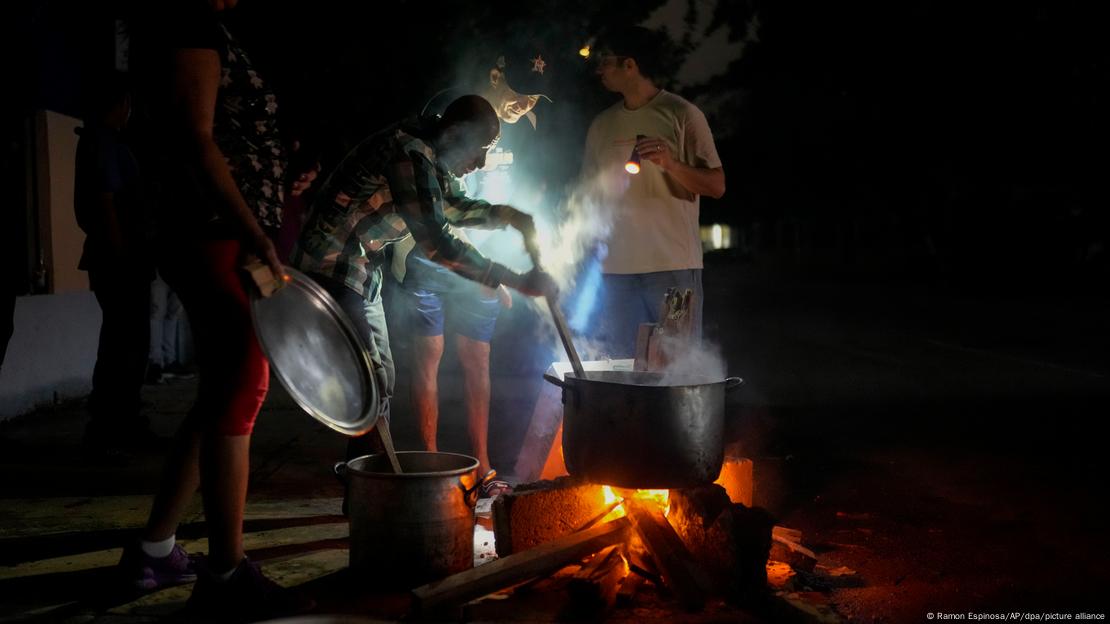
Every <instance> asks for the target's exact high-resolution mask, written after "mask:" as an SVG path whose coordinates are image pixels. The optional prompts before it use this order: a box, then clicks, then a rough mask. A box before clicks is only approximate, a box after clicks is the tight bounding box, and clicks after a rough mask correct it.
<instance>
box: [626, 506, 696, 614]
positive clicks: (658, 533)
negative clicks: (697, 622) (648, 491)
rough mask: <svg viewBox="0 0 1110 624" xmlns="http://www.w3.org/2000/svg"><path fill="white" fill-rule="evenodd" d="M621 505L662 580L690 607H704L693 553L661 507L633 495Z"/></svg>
mask: <svg viewBox="0 0 1110 624" xmlns="http://www.w3.org/2000/svg"><path fill="white" fill-rule="evenodd" d="M624 509H625V511H626V512H628V516H627V517H628V519H629V520H630V521H631V523H632V527H633V529H635V531H636V534H637V535H638V536H639V537H640V539H641V540H642V541H643V542H644V545H645V546H646V547H647V550H648V552H649V553H651V558H652V560H653V561H655V564H656V566H657V567H658V568H659V572H660V573H661V574H662V575H663V583H664V584H666V585H667V587H669V588H670V589H671V590H672V591H673V592H674V593H675V596H677V597H678V601H679V603H680V604H681V605H682V606H683V607H684V608H686V609H689V610H692V611H696V610H699V609H701V608H702V607H704V606H705V594H706V590H705V588H706V587H707V582H706V581H705V580H704V579H702V578H701V574H700V572H699V571H698V568H697V566H696V565H695V564H694V560H693V557H691V555H690V552H689V551H688V550H687V549H686V546H685V545H684V544H683V543H682V539H681V538H680V537H679V536H678V534H677V533H675V532H674V529H673V528H672V527H671V525H670V523H668V522H667V519H666V518H665V517H664V516H663V512H662V510H659V509H653V508H650V507H648V506H646V505H644V504H643V503H640V502H639V501H636V500H632V499H626V500H625V503H624Z"/></svg>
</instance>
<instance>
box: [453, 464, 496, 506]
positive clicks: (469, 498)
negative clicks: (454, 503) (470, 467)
mask: <svg viewBox="0 0 1110 624" xmlns="http://www.w3.org/2000/svg"><path fill="white" fill-rule="evenodd" d="M496 476H497V471H496V470H490V471H489V472H487V473H486V474H485V475H484V476H483V477H482V478H481V479H478V482H477V483H475V484H474V485H472V486H470V487H466V484H464V483H463V481H462V479H459V489H460V490H462V493H463V500H465V501H466V504H467V505H469V506H470V507H474V506H475V505H477V504H478V492H480V491H482V486H483V485H485V484H486V482H487V481H489V480H490V479H493V478H494V477H496Z"/></svg>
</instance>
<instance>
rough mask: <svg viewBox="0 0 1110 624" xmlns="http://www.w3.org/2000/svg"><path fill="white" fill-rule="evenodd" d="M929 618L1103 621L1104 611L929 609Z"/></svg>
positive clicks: (977, 620)
mask: <svg viewBox="0 0 1110 624" xmlns="http://www.w3.org/2000/svg"><path fill="white" fill-rule="evenodd" d="M925 617H926V618H928V619H930V620H969V621H974V622H989V621H1004V622H1057V621H1071V622H1098V621H1105V620H1106V614H1105V613H1084V612H1077V613H1029V612H1023V611H1011V612H1006V613H1002V612H998V613H987V612H975V611H968V612H965V613H947V612H944V611H930V612H929V613H926V614H925Z"/></svg>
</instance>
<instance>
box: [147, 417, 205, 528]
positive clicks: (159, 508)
mask: <svg viewBox="0 0 1110 624" xmlns="http://www.w3.org/2000/svg"><path fill="white" fill-rule="evenodd" d="M190 425H191V423H190V422H189V421H188V420H186V421H185V422H184V423H182V425H181V427H179V428H178V430H177V433H176V434H175V436H174V440H173V446H172V447H171V448H170V453H169V456H168V457H167V458H166V467H165V468H164V471H163V473H162V482H161V483H160V484H159V486H158V493H157V494H155V496H154V503H153V504H152V505H151V508H150V518H149V519H147V523H146V530H145V531H144V532H143V539H145V540H147V541H150V542H158V541H162V540H164V539H168V538H169V537H170V536H171V535H173V534H174V533H176V532H177V525H178V524H180V523H181V517H182V516H183V515H185V510H186V508H188V506H189V502H190V501H192V500H193V494H196V491H197V487H198V486H199V485H200V470H199V468H198V462H199V455H200V433H199V432H197V431H196V430H195V429H193V427H191V426H190Z"/></svg>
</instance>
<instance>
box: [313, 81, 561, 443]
mask: <svg viewBox="0 0 1110 624" xmlns="http://www.w3.org/2000/svg"><path fill="white" fill-rule="evenodd" d="M499 137H500V123H499V121H498V118H497V115H496V114H495V113H494V110H493V107H491V106H490V104H489V103H488V102H487V101H486V100H484V99H483V98H481V97H479V96H476V95H464V96H462V97H460V98H458V99H457V100H455V101H454V102H452V103H451V104H450V105H449V106H448V107H447V109H446V110H445V111H444V113H443V116H442V117H440V118H438V119H435V120H417V119H412V120H407V121H403V122H400V123H398V124H395V125H393V126H391V127H389V128H386V129H385V130H382V131H381V132H378V133H377V134H374V135H371V136H370V137H369V138H367V139H365V140H364V141H362V143H360V144H358V145H357V146H355V148H354V149H353V150H351V152H350V153H349V154H347V156H346V157H345V158H344V159H343V161H342V162H340V163H339V166H338V167H337V168H336V170H335V171H334V172H333V173H332V174H331V175H330V176H329V177H328V179H327V181H326V182H325V183H324V185H323V187H322V188H321V189H320V192H319V193H318V194H317V196H316V199H315V200H314V201H313V205H312V208H311V215H312V216H311V217H310V218H309V221H308V223H307V224H305V228H304V230H303V231H302V233H301V237H300V241H299V242H298V244H297V247H296V248H295V249H294V250H293V257H292V264H293V265H294V266H296V267H297V268H299V269H301V270H302V271H304V272H306V273H308V274H309V275H310V276H311V277H312V278H313V279H314V280H316V281H317V282H319V283H320V285H321V286H323V287H324V288H325V289H327V290H328V292H330V293H331V294H332V296H333V297H335V299H336V301H337V302H338V303H339V305H340V306H341V307H342V308H343V309H344V311H346V312H347V314H348V316H350V318H351V321H352V322H353V323H354V324H355V327H356V328H357V329H358V331H359V333H360V334H362V337H363V338H364V339H365V341H366V344H367V346H368V347H369V349H370V357H371V361H372V362H373V364H374V368H375V371H374V372H375V375H376V376H377V379H378V385H379V388H380V389H381V396H382V397H383V406H382V409H383V416H384V415H385V414H387V413H388V400H389V397H390V396H391V395H392V394H393V382H394V377H395V376H394V367H393V357H392V354H391V352H390V348H389V334H388V330H387V329H386V322H385V311H384V309H383V306H382V299H381V287H382V265H383V263H384V261H385V258H384V256H385V254H384V251H385V247H386V246H387V245H389V244H391V243H395V242H398V241H401V240H403V239H405V238H407V237H408V236H410V235H411V236H412V237H413V239H414V240H415V241H416V244H417V245H418V246H420V248H421V250H423V251H424V253H425V255H426V256H427V257H428V258H430V259H432V260H434V261H436V262H438V263H440V264H442V265H444V266H446V267H448V268H450V269H451V270H453V271H455V272H456V273H458V274H459V275H462V276H463V277H466V278H467V279H471V280H474V281H476V282H478V283H480V284H484V285H486V286H489V287H490V288H497V287H499V286H500V285H501V284H504V285H506V286H508V287H510V288H514V289H516V290H518V291H520V292H521V293H524V294H526V295H530V296H539V295H543V294H548V293H553V292H555V290H556V287H555V284H554V282H553V281H552V279H551V277H550V276H548V275H547V274H546V273H542V272H539V271H535V270H532V271H529V272H528V273H517V272H515V271H513V270H511V269H509V268H508V267H505V266H504V265H501V264H498V263H496V262H493V261H492V260H490V259H488V258H486V257H485V256H483V255H482V254H481V253H479V252H478V251H477V250H476V249H474V247H472V246H471V245H470V244H469V243H467V242H465V241H462V240H460V239H458V238H457V237H455V236H454V235H453V234H452V233H451V231H450V228H449V225H455V226H459V227H471V228H501V227H504V226H505V225H511V226H513V228H515V229H516V230H518V231H519V232H520V233H521V234H522V235H523V236H524V237H531V236H534V234H535V225H534V223H533V221H532V217H531V215H528V214H527V213H524V212H521V211H519V210H517V209H515V208H513V207H511V206H505V205H491V204H489V203H488V202H484V201H481V200H476V199H470V198H467V197H466V196H465V195H462V194H461V193H460V192H459V189H460V188H461V187H460V185H459V184H458V182H457V179H456V177H457V176H463V175H465V174H467V173H470V172H471V171H475V170H477V169H480V168H481V167H482V166H484V164H485V159H486V152H487V151H488V150H489V149H490V148H491V147H492V146H493V144H494V143H496V141H497V139H498V138H499ZM366 437H370V438H372V437H374V436H366Z"/></svg>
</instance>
